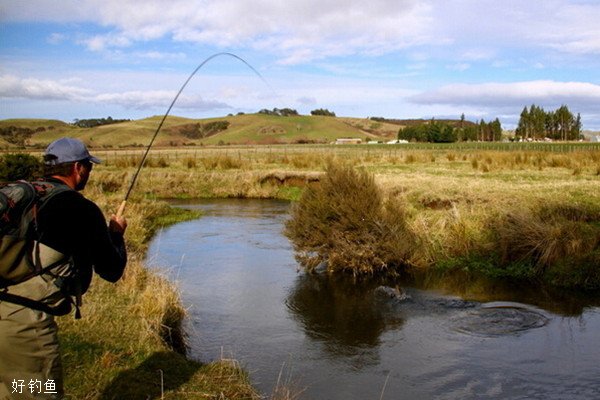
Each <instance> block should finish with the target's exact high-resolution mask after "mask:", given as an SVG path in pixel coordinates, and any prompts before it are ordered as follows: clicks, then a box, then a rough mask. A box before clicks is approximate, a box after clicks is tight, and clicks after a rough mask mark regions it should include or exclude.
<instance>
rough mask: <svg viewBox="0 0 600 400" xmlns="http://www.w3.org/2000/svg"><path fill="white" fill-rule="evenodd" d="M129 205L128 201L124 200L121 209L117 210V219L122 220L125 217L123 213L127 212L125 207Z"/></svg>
mask: <svg viewBox="0 0 600 400" xmlns="http://www.w3.org/2000/svg"><path fill="white" fill-rule="evenodd" d="M126 204H127V200H123V202H122V203H121V205H120V206H119V209H118V210H117V218H121V217H122V216H123V212H124V211H125V205H126Z"/></svg>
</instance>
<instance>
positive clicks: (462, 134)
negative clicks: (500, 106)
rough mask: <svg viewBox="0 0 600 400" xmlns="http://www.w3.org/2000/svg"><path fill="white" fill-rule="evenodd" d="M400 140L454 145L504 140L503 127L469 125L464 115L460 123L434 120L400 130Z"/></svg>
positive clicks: (496, 121) (489, 123)
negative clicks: (467, 142) (457, 143)
mask: <svg viewBox="0 0 600 400" xmlns="http://www.w3.org/2000/svg"><path fill="white" fill-rule="evenodd" d="M398 139H400V140H407V141H409V142H431V143H453V142H465V141H481V142H494V141H500V140H502V125H501V124H500V120H499V119H498V118H496V119H495V120H494V121H491V122H485V121H484V120H483V119H482V120H481V121H480V122H479V123H478V124H474V123H467V121H465V116H464V114H463V115H462V116H461V118H460V121H459V122H458V123H449V122H440V121H436V120H435V119H434V118H432V119H431V120H430V121H428V122H425V123H422V124H420V125H411V126H406V127H403V128H400V130H399V131H398Z"/></svg>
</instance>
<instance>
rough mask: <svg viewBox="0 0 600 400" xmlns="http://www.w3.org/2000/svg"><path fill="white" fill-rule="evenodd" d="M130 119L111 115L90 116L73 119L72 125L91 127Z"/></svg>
mask: <svg viewBox="0 0 600 400" xmlns="http://www.w3.org/2000/svg"><path fill="white" fill-rule="evenodd" d="M127 121H131V120H130V119H113V118H112V117H108V118H90V119H77V118H76V119H74V120H73V125H75V126H78V127H80V128H93V127H95V126H100V125H110V124H117V123H119V122H127Z"/></svg>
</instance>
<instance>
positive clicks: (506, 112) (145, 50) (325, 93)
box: [0, 0, 600, 130]
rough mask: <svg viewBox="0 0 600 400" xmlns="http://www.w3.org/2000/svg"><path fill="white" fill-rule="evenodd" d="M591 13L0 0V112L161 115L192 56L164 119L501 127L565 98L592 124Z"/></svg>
mask: <svg viewBox="0 0 600 400" xmlns="http://www.w3.org/2000/svg"><path fill="white" fill-rule="evenodd" d="M598 21H600V0H528V1H522V0H505V1H502V2H500V1H497V0H370V1H364V0H343V1H342V0H286V1H283V0H252V1H249V0H244V1H243V0H169V1H159V0H61V1H55V0H19V1H15V0H0V119H8V118H50V119H59V120H63V121H65V122H72V121H73V120H75V119H87V118H101V117H108V116H111V117H112V118H115V119H141V118H146V117H150V116H153V115H163V114H164V113H165V112H166V111H167V109H168V107H169V105H170V104H171V102H172V101H173V99H174V98H175V95H176V94H177V93H178V91H179V89H180V88H181V87H182V85H183V84H184V83H185V82H186V80H187V79H188V77H189V76H190V74H192V72H194V71H195V70H196V68H198V67H199V66H201V67H200V69H199V70H197V71H196V73H195V74H194V75H193V77H192V79H191V80H190V81H189V83H188V84H187V86H186V87H185V88H184V90H183V91H182V92H181V95H180V97H179V98H178V99H177V101H176V102H175V105H174V107H173V109H172V111H171V115H177V116H182V117H189V118H207V117H221V116H226V115H228V114H237V113H240V112H244V113H253V112H257V111H258V110H260V109H264V108H266V109H273V108H275V107H277V108H285V107H287V108H293V109H296V110H297V111H298V112H299V113H300V114H310V112H311V111H312V110H315V109H319V108H325V109H328V110H330V111H333V112H335V114H336V115H337V116H344V117H357V118H367V117H384V118H396V119H404V118H426V119H430V118H438V119H441V118H460V116H461V115H462V114H464V115H465V118H466V119H467V120H471V121H479V120H481V119H484V120H485V121H491V120H493V119H495V118H499V119H500V121H501V122H502V126H503V128H505V129H513V128H514V127H515V126H516V124H517V122H518V120H519V115H520V113H521V111H522V110H523V108H524V107H526V106H530V105H532V104H535V105H537V106H541V107H543V108H544V109H545V110H546V111H552V110H555V109H557V108H558V107H560V106H561V105H567V106H568V107H569V109H570V110H571V112H573V113H574V114H577V113H580V114H581V119H582V123H583V129H589V130H600V24H599V23H598ZM220 53H228V54H221V55H218V56H215V57H213V56H214V55H216V54H220ZM206 60H208V61H206ZM205 61H206V62H205Z"/></svg>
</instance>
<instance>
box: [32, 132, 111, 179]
mask: <svg viewBox="0 0 600 400" xmlns="http://www.w3.org/2000/svg"><path fill="white" fill-rule="evenodd" d="M100 162H101V161H100V160H99V159H98V158H96V157H94V156H92V155H91V154H90V152H89V151H88V149H87V147H86V146H85V144H83V142H82V141H80V140H78V139H73V138H61V139H58V140H55V141H54V142H52V143H50V145H49V146H48V147H47V148H46V152H45V153H44V176H55V177H58V178H61V179H62V180H64V181H65V182H66V183H67V184H68V185H70V186H72V187H73V188H74V189H75V190H83V189H84V188H85V185H86V184H87V181H88V179H89V176H90V172H91V171H92V166H93V164H99V163H100Z"/></svg>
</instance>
